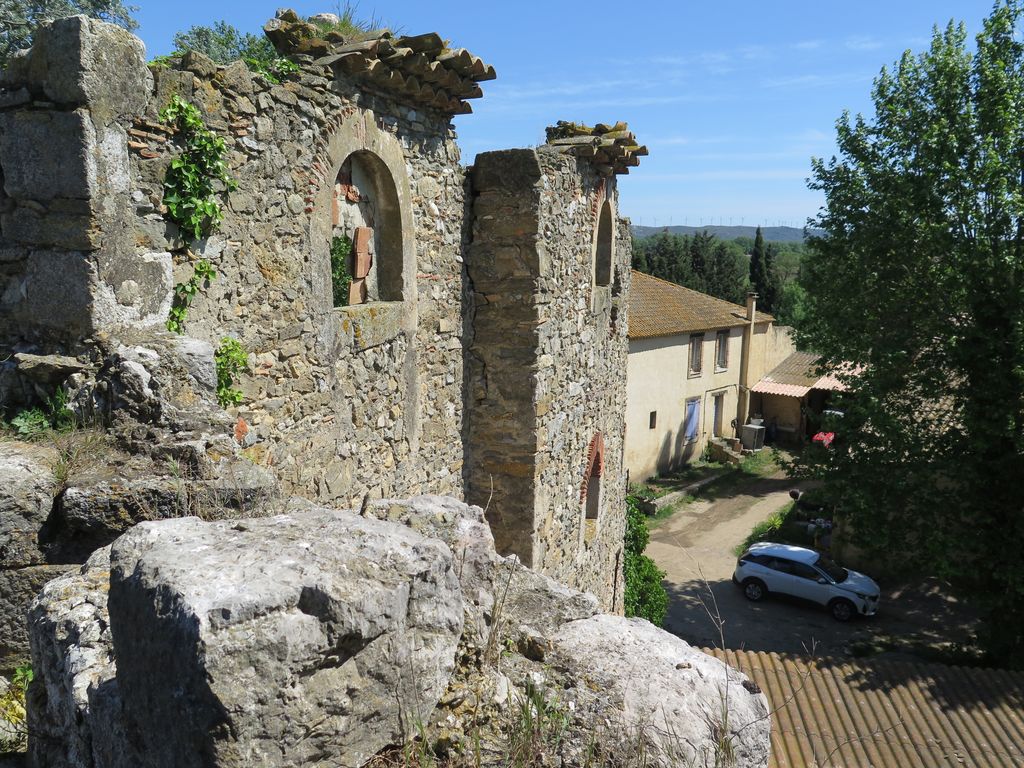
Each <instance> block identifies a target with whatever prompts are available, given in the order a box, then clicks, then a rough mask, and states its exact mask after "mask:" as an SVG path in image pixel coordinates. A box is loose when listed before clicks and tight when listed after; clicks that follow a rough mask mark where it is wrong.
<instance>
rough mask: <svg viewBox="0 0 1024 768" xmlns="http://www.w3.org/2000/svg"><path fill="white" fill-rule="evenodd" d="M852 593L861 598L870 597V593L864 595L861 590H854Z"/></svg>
mask: <svg viewBox="0 0 1024 768" xmlns="http://www.w3.org/2000/svg"><path fill="white" fill-rule="evenodd" d="M853 594H855V595H856V596H857V597H859V598H860V599H861V600H868V599H869V598H870V597H871V595H865V594H864V593H863V592H854V593H853Z"/></svg>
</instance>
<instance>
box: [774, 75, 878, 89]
mask: <svg viewBox="0 0 1024 768" xmlns="http://www.w3.org/2000/svg"><path fill="white" fill-rule="evenodd" d="M870 79H871V78H870V77H868V76H866V75H864V74H863V73H861V72H846V73H839V74H834V75H818V74H807V75H793V76H792V77H768V78H765V79H763V80H762V81H761V87H762V88H822V87H831V86H836V85H849V84H851V83H860V82H869V81H870Z"/></svg>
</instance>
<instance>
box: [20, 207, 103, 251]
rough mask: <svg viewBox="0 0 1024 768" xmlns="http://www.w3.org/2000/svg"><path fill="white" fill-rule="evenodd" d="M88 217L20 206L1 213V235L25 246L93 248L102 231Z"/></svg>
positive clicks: (80, 249) (76, 249)
mask: <svg viewBox="0 0 1024 768" xmlns="http://www.w3.org/2000/svg"><path fill="white" fill-rule="evenodd" d="M94 224H95V220H94V219H93V218H92V217H91V216H76V215H74V214H68V213H59V212H51V211H46V212H44V213H37V212H36V211H35V210H33V209H31V208H28V207H25V206H19V207H18V208H16V209H14V211H12V212H10V213H5V214H2V215H0V227H2V228H3V232H4V236H5V237H7V238H9V239H10V240H12V241H15V242H19V243H23V244H25V245H34V246H42V247H50V248H67V249H69V250H74V251H93V250H96V249H97V248H99V247H100V238H101V236H102V233H101V232H100V230H99V229H97V228H96V227H95V226H94Z"/></svg>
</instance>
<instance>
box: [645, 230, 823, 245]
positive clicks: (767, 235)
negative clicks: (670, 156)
mask: <svg viewBox="0 0 1024 768" xmlns="http://www.w3.org/2000/svg"><path fill="white" fill-rule="evenodd" d="M658 232H668V233H669V234H671V235H693V234H696V233H697V232H708V233H709V234H712V235H714V236H715V237H717V238H719V239H720V240H734V239H735V238H737V237H749V238H750V239H751V240H753V238H754V233H755V232H757V227H725V226H717V227H685V226H678V227H640V226H634V227H633V235H634V237H637V238H643V237H650V236H651V235H654V234H657V233H658ZM810 233H811V234H818V232H816V231H814V230H811V231H810ZM761 234H762V235H763V236H764V239H765V240H767V241H768V242H770V243H802V242H803V241H804V230H802V229H798V228H797V227H761Z"/></svg>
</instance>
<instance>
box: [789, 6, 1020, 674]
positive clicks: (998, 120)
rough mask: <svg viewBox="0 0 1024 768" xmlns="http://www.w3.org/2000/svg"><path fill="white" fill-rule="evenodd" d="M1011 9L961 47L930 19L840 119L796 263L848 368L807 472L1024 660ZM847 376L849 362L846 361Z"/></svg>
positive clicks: (1016, 662) (883, 545)
mask: <svg viewBox="0 0 1024 768" xmlns="http://www.w3.org/2000/svg"><path fill="white" fill-rule="evenodd" d="M1021 16H1022V4H1021V2H1020V0H1000V2H998V3H997V5H996V7H995V8H994V9H993V11H992V14H991V15H990V16H989V18H988V19H986V21H985V23H984V27H983V30H982V32H981V33H980V34H979V35H978V37H977V45H976V49H975V50H973V51H972V50H971V48H970V47H968V44H967V35H966V31H965V28H964V26H963V25H962V24H960V25H955V24H953V23H952V22H951V23H950V24H949V25H948V26H947V27H946V28H945V29H944V30H940V29H938V28H936V29H935V31H934V33H933V37H932V42H931V46H930V48H929V50H927V51H926V52H924V53H922V54H920V55H913V54H911V53H910V52H907V53H906V54H904V56H903V57H902V58H901V59H900V61H899V62H898V63H896V64H895V65H894V66H893V67H892V68H886V69H883V70H882V73H881V74H880V75H879V77H878V78H877V79H876V80H875V83H874V88H873V93H872V95H873V100H874V111H875V114H874V117H873V119H869V118H865V117H863V116H860V115H858V116H857V117H856V118H852V117H851V116H850V115H849V114H844V115H843V116H842V117H841V118H840V120H839V121H838V122H837V126H836V127H837V138H838V147H839V157H833V158H832V159H831V161H829V162H827V163H826V162H823V161H821V160H815V161H814V163H813V178H812V181H811V184H810V186H811V187H812V188H813V189H817V190H821V191H822V192H823V193H824V195H825V200H826V203H825V207H824V208H823V209H822V212H821V213H820V214H819V216H818V219H817V221H816V225H817V226H818V227H820V228H821V229H822V230H824V234H823V235H821V237H819V238H817V239H814V240H812V247H811V251H810V253H809V254H808V255H807V256H806V257H805V260H804V264H803V273H802V284H803V288H804V289H805V291H806V300H805V301H804V303H803V306H804V310H805V316H804V320H803V322H802V323H801V325H800V327H799V329H798V330H799V335H798V341H799V342H800V343H801V344H802V345H803V346H804V347H806V348H810V349H813V350H815V351H816V352H818V353H820V354H821V355H822V357H823V360H824V364H825V365H826V366H831V367H835V366H842V365H852V366H856V370H857V371H859V372H858V373H856V374H851V375H848V376H847V377H846V378H847V379H848V380H849V384H850V390H849V392H848V394H847V396H846V397H845V398H844V403H843V406H842V407H843V408H844V410H845V416H844V417H843V419H842V421H841V424H837V425H835V427H836V428H837V429H838V430H839V434H840V436H841V439H840V440H838V441H837V443H835V444H834V446H833V449H831V450H812V451H809V452H805V453H804V454H803V455H802V456H801V458H800V460H799V462H798V464H797V467H796V468H797V470H798V471H799V472H801V473H803V474H809V475H816V476H819V477H821V478H823V479H824V481H825V484H826V488H827V490H828V492H829V494H830V495H831V496H832V497H833V498H835V499H838V500H841V504H842V509H843V511H844V513H845V515H846V516H847V519H848V520H849V522H850V524H851V529H852V535H853V536H854V537H855V538H856V539H857V541H858V542H859V543H860V544H861V545H862V546H864V547H866V548H867V549H868V550H869V551H872V552H878V553H882V554H884V555H887V556H888V559H889V560H890V561H896V562H899V563H902V564H907V565H911V566H916V567H917V568H918V569H920V570H922V571H924V572H927V573H931V574H934V575H937V576H941V577H947V578H950V579H952V580H953V581H954V583H956V584H957V585H959V587H960V588H961V589H962V590H964V592H965V594H966V595H967V596H968V597H969V598H971V599H972V600H973V601H975V603H976V604H977V605H979V606H980V607H981V609H982V611H983V615H984V617H985V622H984V627H983V630H982V634H981V636H980V640H981V642H982V643H983V647H984V648H985V649H986V650H987V651H988V652H989V654H990V658H991V659H992V660H994V661H996V662H997V663H999V664H1005V665H1012V666H1016V667H1022V666H1024V560H1022V559H1021V558H1020V557H1019V556H1018V553H1019V552H1021V551H1022V550H1024V501H1022V499H1024V496H1022V494H1021V492H1020V483H1021V478H1024V44H1022V43H1021V41H1020V36H1019V32H1020V29H1019V27H1020V22H1021ZM847 370H850V369H847Z"/></svg>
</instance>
